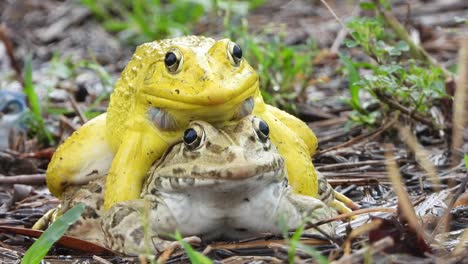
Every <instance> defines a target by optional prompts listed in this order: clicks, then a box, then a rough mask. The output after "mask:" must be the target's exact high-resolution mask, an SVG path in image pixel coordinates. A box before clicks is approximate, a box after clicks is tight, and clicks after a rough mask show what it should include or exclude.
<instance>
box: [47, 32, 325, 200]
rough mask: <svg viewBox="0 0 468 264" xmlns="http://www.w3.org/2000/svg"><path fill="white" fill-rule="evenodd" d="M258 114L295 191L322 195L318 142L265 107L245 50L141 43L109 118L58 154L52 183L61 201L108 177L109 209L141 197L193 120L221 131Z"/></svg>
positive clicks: (204, 42)
mask: <svg viewBox="0 0 468 264" xmlns="http://www.w3.org/2000/svg"><path fill="white" fill-rule="evenodd" d="M251 113H253V114H255V115H256V116H258V117H259V118H261V119H263V120H265V121H266V122H267V123H268V125H269V127H270V130H271V133H270V137H271V140H272V142H273V144H274V145H275V146H276V147H277V148H278V150H279V152H280V153H281V154H282V156H283V157H284V158H285V163H286V167H287V171H288V175H289V176H288V180H289V183H290V185H291V186H292V188H293V190H294V191H295V192H296V193H299V194H304V195H309V196H314V197H317V192H318V181H317V175H316V171H315V169H314V167H313V165H312V162H311V160H310V158H311V156H312V154H313V153H314V151H315V149H316V147H317V139H316V137H315V135H314V133H313V132H312V131H311V130H310V129H309V127H308V126H307V125H306V124H305V123H304V122H302V121H301V120H299V119H297V118H295V117H294V116H292V115H289V114H288V113H286V112H284V111H281V110H279V109H277V108H275V107H273V106H270V105H267V104H265V103H264V102H263V99H262V97H261V94H260V91H259V86H258V75H257V73H256V72H255V70H254V69H253V68H252V67H251V66H250V65H249V64H248V63H247V61H245V59H243V57H242V50H241V48H240V47H239V46H238V45H237V44H235V43H234V42H232V41H230V40H229V39H222V40H219V41H215V40H213V39H211V38H205V37H198V36H188V37H180V38H174V39H166V40H160V41H154V42H151V43H146V44H143V45H141V46H139V47H138V48H137V50H136V52H135V54H134V55H133V57H132V59H131V61H130V62H129V63H128V65H127V66H126V68H125V70H124V71H123V73H122V76H121V77H120V79H119V80H118V82H117V84H116V87H115V90H114V92H113V94H112V96H111V99H110V104H109V108H108V111H107V113H104V114H102V115H100V116H98V117H96V118H94V119H92V120H91V121H89V122H88V123H86V124H85V125H83V126H82V127H81V128H80V129H79V130H77V131H76V132H75V133H73V135H72V136H71V137H70V138H69V139H67V140H66V141H65V142H64V143H63V144H62V145H61V146H60V147H59V148H58V149H57V151H56V153H55V154H54V156H53V158H52V160H51V162H50V164H49V167H48V169H47V185H48V187H49V189H50V191H51V192H52V193H53V194H54V195H56V196H58V197H60V196H61V194H62V192H63V190H64V188H65V187H66V186H68V185H73V184H83V183H87V182H89V181H91V180H92V179H95V178H98V177H100V176H103V175H106V174H108V176H107V181H106V190H107V191H106V193H105V207H106V208H110V207H111V206H112V205H113V204H115V203H117V202H120V201H126V200H131V199H136V198H138V197H139V195H140V193H141V189H142V183H143V181H144V177H145V175H146V173H147V171H148V170H149V168H150V166H151V164H152V163H153V162H154V161H155V160H157V159H158V158H159V157H161V155H162V154H163V153H164V151H165V150H166V149H167V148H168V147H169V146H171V145H172V144H173V143H174V142H176V141H177V139H179V138H180V137H181V135H182V134H183V132H184V130H185V129H186V128H187V126H188V124H189V123H190V121H192V120H204V121H206V122H209V123H211V124H213V125H215V126H222V124H223V123H224V122H226V121H233V120H238V119H241V118H242V117H244V116H247V115H249V114H251Z"/></svg>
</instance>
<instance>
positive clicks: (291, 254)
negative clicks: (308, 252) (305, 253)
mask: <svg viewBox="0 0 468 264" xmlns="http://www.w3.org/2000/svg"><path fill="white" fill-rule="evenodd" d="M302 232H304V224H302V225H301V226H300V227H298V228H297V229H296V231H294V234H293V236H292V237H291V238H290V239H289V250H288V261H289V263H294V258H295V256H296V249H297V246H298V244H299V239H301V236H302Z"/></svg>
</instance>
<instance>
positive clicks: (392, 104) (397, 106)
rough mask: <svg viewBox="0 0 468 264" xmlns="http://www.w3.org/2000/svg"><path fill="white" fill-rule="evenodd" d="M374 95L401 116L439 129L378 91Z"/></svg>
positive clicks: (428, 120)
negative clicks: (403, 115) (399, 112)
mask: <svg viewBox="0 0 468 264" xmlns="http://www.w3.org/2000/svg"><path fill="white" fill-rule="evenodd" d="M375 95H376V96H377V99H379V100H380V101H381V102H382V103H384V104H386V105H388V106H390V107H392V108H395V109H397V110H399V111H401V112H402V113H403V114H405V115H407V116H409V117H411V118H413V119H414V120H416V121H419V122H421V123H423V124H425V125H428V126H430V127H432V128H434V129H436V130H438V129H440V128H438V127H437V126H436V125H435V124H434V123H433V122H432V121H431V120H430V119H426V118H425V117H423V116H421V115H420V114H418V113H416V112H415V111H414V110H411V109H408V108H407V107H405V106H403V105H401V104H400V103H398V102H396V101H395V100H392V99H391V98H388V97H387V96H385V95H384V94H382V93H381V92H379V91H375Z"/></svg>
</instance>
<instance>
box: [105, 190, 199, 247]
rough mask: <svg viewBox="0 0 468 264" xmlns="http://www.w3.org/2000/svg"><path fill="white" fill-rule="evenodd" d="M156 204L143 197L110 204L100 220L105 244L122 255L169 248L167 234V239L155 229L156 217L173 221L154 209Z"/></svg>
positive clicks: (156, 207)
mask: <svg viewBox="0 0 468 264" xmlns="http://www.w3.org/2000/svg"><path fill="white" fill-rule="evenodd" d="M158 206H159V205H158V203H155V202H149V201H145V200H143V199H138V200H130V201H125V202H120V203H117V204H115V205H114V206H112V207H111V208H110V209H109V210H108V211H107V212H106V214H105V215H104V216H103V218H102V220H101V226H102V229H103V232H104V235H105V239H106V246H107V247H109V248H111V249H112V250H115V251H117V252H121V253H124V254H126V255H138V254H143V253H147V252H156V253H161V252H162V251H164V250H165V249H167V248H168V247H170V246H171V245H172V244H173V243H174V241H172V240H169V239H170V237H169V236H168V239H165V238H166V237H165V236H160V233H161V232H159V230H157V227H158V226H159V225H162V223H161V221H159V220H161V219H159V218H158V216H159V217H161V216H162V217H163V218H164V219H166V220H168V221H169V222H171V223H174V224H175V219H173V218H171V216H170V215H165V214H164V213H161V212H160V211H158V210H157V209H158ZM156 215H157V216H156ZM162 237H163V238H162ZM189 241H190V240H189Z"/></svg>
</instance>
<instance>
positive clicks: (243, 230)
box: [235, 228, 249, 232]
mask: <svg viewBox="0 0 468 264" xmlns="http://www.w3.org/2000/svg"><path fill="white" fill-rule="evenodd" d="M235 230H236V231H237V232H247V231H249V230H248V229H247V228H236V229H235Z"/></svg>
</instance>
